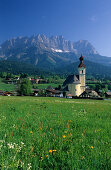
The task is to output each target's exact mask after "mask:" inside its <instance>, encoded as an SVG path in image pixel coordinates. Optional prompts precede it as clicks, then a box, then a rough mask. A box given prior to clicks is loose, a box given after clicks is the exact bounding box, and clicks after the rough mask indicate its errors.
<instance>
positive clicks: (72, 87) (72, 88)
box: [68, 84, 81, 96]
mask: <svg viewBox="0 0 111 170" xmlns="http://www.w3.org/2000/svg"><path fill="white" fill-rule="evenodd" d="M68 89H69V92H70V93H71V94H72V95H73V96H79V95H80V94H81V88H80V84H69V85H68Z"/></svg>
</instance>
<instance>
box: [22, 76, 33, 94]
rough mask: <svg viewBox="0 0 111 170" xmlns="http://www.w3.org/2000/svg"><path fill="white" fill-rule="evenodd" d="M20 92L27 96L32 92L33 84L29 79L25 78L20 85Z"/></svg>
mask: <svg viewBox="0 0 111 170" xmlns="http://www.w3.org/2000/svg"><path fill="white" fill-rule="evenodd" d="M19 93H20V94H21V95H25V96H28V95H30V94H31V93H32V86H31V82H30V80H29V79H23V81H22V83H21V85H20V91H19Z"/></svg>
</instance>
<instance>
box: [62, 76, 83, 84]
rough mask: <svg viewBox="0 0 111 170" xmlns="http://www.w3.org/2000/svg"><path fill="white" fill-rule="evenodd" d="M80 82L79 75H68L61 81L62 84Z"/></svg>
mask: <svg viewBox="0 0 111 170" xmlns="http://www.w3.org/2000/svg"><path fill="white" fill-rule="evenodd" d="M74 83H75V84H80V81H79V75H69V76H68V77H67V78H66V80H65V81H64V83H63V86H66V85H67V84H74Z"/></svg>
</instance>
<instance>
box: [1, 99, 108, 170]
mask: <svg viewBox="0 0 111 170" xmlns="http://www.w3.org/2000/svg"><path fill="white" fill-rule="evenodd" d="M0 169H2V170H12V169H13V170H15V169H23V170H29V169H34V170H35V169H41V170H42V169H55V170H58V169H65V170H69V169H71V170H74V169H77V170H78V169H82V170H87V169H88V170H89V169H91V170H95V169H97V170H98V169H100V170H103V169H107V170H108V169H111V102H110V101H97V100H79V99H77V100H72V99H60V98H42V97H5V96H1V97H0Z"/></svg>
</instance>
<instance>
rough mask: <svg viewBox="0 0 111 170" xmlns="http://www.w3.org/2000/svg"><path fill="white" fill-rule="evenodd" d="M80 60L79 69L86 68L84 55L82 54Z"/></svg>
mask: <svg viewBox="0 0 111 170" xmlns="http://www.w3.org/2000/svg"><path fill="white" fill-rule="evenodd" d="M79 60H80V64H79V65H78V67H79V68H81V67H84V68H86V66H85V65H84V63H83V61H84V57H83V56H82V54H81V57H80V58H79Z"/></svg>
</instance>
